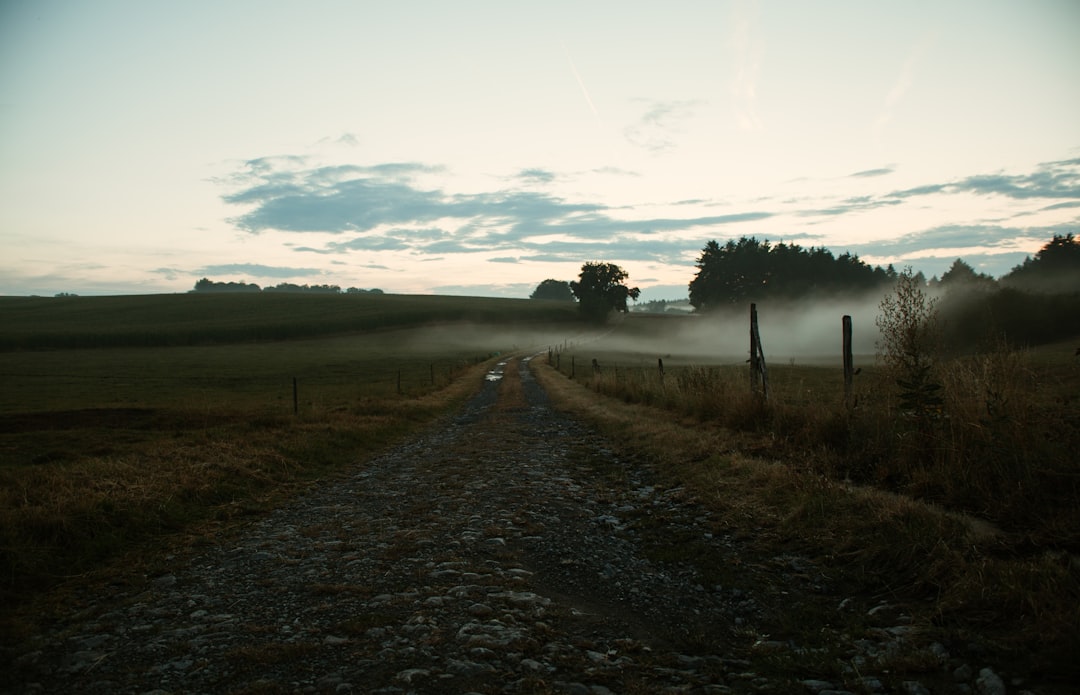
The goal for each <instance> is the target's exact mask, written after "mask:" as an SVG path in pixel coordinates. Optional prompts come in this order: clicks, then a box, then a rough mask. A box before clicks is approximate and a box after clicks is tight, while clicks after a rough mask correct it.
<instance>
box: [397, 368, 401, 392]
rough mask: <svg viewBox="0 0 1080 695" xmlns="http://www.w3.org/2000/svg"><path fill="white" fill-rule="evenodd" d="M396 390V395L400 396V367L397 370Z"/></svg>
mask: <svg viewBox="0 0 1080 695" xmlns="http://www.w3.org/2000/svg"><path fill="white" fill-rule="evenodd" d="M397 392H398V395H399V396H400V395H401V370H400V369H399V370H397Z"/></svg>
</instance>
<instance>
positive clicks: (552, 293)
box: [529, 280, 574, 302]
mask: <svg viewBox="0 0 1080 695" xmlns="http://www.w3.org/2000/svg"><path fill="white" fill-rule="evenodd" d="M529 299H555V300H558V301H565V302H572V301H574V292H573V291H572V290H571V289H570V283H569V282H566V281H565V280H544V281H543V282H541V283H540V284H539V285H537V286H536V289H535V290H533V293H532V294H530V295H529Z"/></svg>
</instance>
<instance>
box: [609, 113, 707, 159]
mask: <svg viewBox="0 0 1080 695" xmlns="http://www.w3.org/2000/svg"><path fill="white" fill-rule="evenodd" d="M700 104H701V102H699V101H650V102H649V107H648V108H647V109H646V111H645V113H644V114H642V116H641V117H640V118H639V119H638V120H637V121H636V122H635V123H634V124H633V125H630V126H627V127H626V128H624V129H623V137H625V138H626V141H627V142H629V143H630V144H631V145H634V146H636V147H641V148H642V149H645V150H648V151H650V152H653V153H660V152H664V151H666V150H671V149H674V148H675V146H676V143H675V137H674V136H675V135H676V134H678V133H680V132H682V129H681V127H680V126H681V122H682V121H685V120H686V119H688V118H690V117H691V116H693V109H694V108H695V107H697V106H698V105H700Z"/></svg>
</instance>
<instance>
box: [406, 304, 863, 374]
mask: <svg viewBox="0 0 1080 695" xmlns="http://www.w3.org/2000/svg"><path fill="white" fill-rule="evenodd" d="M880 300H881V298H880V296H877V295H873V296H867V297H865V298H863V299H859V300H852V299H844V300H832V301H823V300H817V301H805V302H801V301H796V302H780V301H766V302H761V303H759V304H758V305H757V309H758V327H759V332H760V335H761V343H762V347H763V349H764V352H765V360H766V362H767V363H778V364H789V363H792V361H794V363H795V364H821V365H831V364H835V365H839V364H841V363H842V345H843V338H842V333H841V319H842V317H843V316H844V315H845V314H847V315H850V316H851V317H852V326H853V331H852V344H853V346H852V350H853V352H854V353H855V361H856V364H857V365H858V364H860V363H861V364H867V363H869V362H872V361H873V359H874V353H875V342H876V341H877V339H878V331H877V327H876V326H875V324H874V319H875V317H876V316H877V315H878V313H879V311H880V309H879V307H878V304H879V302H880ZM549 348H551V349H557V350H561V349H571V350H574V351H575V352H578V353H581V352H588V351H589V350H595V351H596V352H598V353H600V352H603V353H605V354H607V355H609V356H610V355H612V353H617V355H618V357H617V359H619V360H620V361H622V362H632V361H640V362H641V363H642V364H646V363H655V360H656V359H657V358H663V359H664V362H665V364H671V365H678V364H697V365H704V364H714V365H715V364H738V363H742V362H745V361H746V359H747V358H748V356H749V351H750V309H749V306H747V307H746V308H745V309H743V310H740V311H734V310H733V311H730V312H721V313H712V314H704V315H697V314H688V315H674V314H664V315H659V314H644V313H631V314H628V315H612V317H611V320H610V321H609V323H608V324H606V325H603V326H588V325H587V324H561V325H530V324H520V325H508V324H483V323H465V322H454V323H447V324H441V325H433V326H427V327H423V328H413V329H409V330H407V331H403V332H402V345H401V349H402V351H403V352H428V351H433V350H437V351H440V352H444V351H447V350H450V351H456V352H462V353H467V354H468V353H471V354H475V355H477V356H481V355H485V356H486V355H493V354H495V353H505V352H511V351H524V352H528V353H532V352H541V351H546V350H548V349H549ZM609 359H610V357H609Z"/></svg>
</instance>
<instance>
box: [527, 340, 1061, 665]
mask: <svg viewBox="0 0 1080 695" xmlns="http://www.w3.org/2000/svg"><path fill="white" fill-rule="evenodd" d="M534 364H535V365H536V367H535V369H534V371H535V373H536V375H537V378H538V379H539V380H540V381H541V383H542V384H543V385H544V387H545V388H546V389H547V390H548V392H549V393H550V394H551V396H552V399H553V400H554V401H555V402H556V403H557V404H558V405H559V407H561V408H564V409H566V410H568V411H570V412H572V413H574V414H575V415H578V416H580V417H583V418H584V419H586V420H588V421H591V422H593V423H595V424H596V425H597V426H598V427H599V428H600V429H601V430H602V431H603V432H605V433H606V434H608V435H609V436H610V437H611V441H612V442H615V443H617V445H618V446H619V447H621V448H622V449H623V450H624V453H626V454H627V455H644V456H646V457H647V458H648V459H649V460H650V461H651V462H653V463H655V465H656V466H657V468H658V469H660V470H661V471H662V472H663V474H664V475H665V476H670V477H671V478H673V479H674V480H675V481H677V483H678V484H681V485H685V486H686V488H687V489H688V490H689V491H690V492H691V493H692V494H693V495H694V496H695V497H696V498H697V499H698V500H699V501H701V502H702V503H703V504H706V505H707V506H708V507H709V508H710V510H711V511H712V512H713V514H714V515H715V517H716V518H717V519H718V520H719V523H720V524H721V525H723V526H726V527H728V528H729V529H733V530H737V529H753V534H754V537H755V539H756V541H757V542H758V543H760V544H762V545H764V546H766V547H772V548H774V549H776V550H777V551H779V550H781V549H785V548H791V547H793V546H794V547H797V548H798V549H799V550H800V551H801V552H804V553H808V554H810V555H812V556H816V557H818V558H819V559H820V560H821V561H822V563H823V564H824V565H825V566H827V567H829V568H830V572H832V573H836V576H835V578H836V580H837V582H839V583H841V584H844V585H846V586H848V587H849V588H850V589H851V590H852V591H861V592H863V593H864V594H868V595H877V596H889V597H890V598H896V597H899V596H907V597H910V598H912V599H918V600H920V601H922V602H923V605H924V606H929V608H927V609H926V610H924V615H923V616H921V618H922V620H923V621H924V624H925V625H926V626H927V628H928V629H931V630H943V631H948V633H949V634H951V635H953V636H963V637H964V638H969V639H973V640H979V641H984V642H986V643H988V644H990V645H991V646H994V647H998V648H1001V649H1002V650H1003V651H1005V652H1008V653H1010V654H1012V655H1013V656H1015V657H1017V658H1025V659H1030V660H1031V661H1032V662H1034V665H1033V667H1036V668H1045V669H1048V670H1051V671H1055V672H1056V674H1058V675H1060V674H1073V675H1076V669H1077V666H1076V663H1075V661H1074V660H1073V659H1072V658H1071V657H1072V655H1075V654H1076V653H1080V638H1078V635H1077V632H1076V630H1075V626H1076V625H1078V624H1080V600H1078V599H1080V567H1078V566H1077V562H1076V560H1075V559H1073V558H1072V557H1071V556H1070V555H1069V554H1067V553H1061V552H1054V551H1045V552H1041V551H1040V552H1028V553H1025V554H1023V555H1018V554H1016V553H1015V552H1014V551H1012V550H1009V546H1008V544H1007V541H1008V540H1009V539H1008V538H1007V537H1005V536H1004V535H1003V534H1001V533H997V532H989V533H988V532H987V528H988V526H987V524H985V523H984V522H980V521H979V520H977V519H972V518H971V517H966V516H964V515H962V514H955V513H947V512H945V511H943V510H942V509H941V508H940V507H938V506H935V505H932V504H927V503H926V502H922V501H918V500H915V499H912V498H911V497H908V496H906V495H900V494H896V493H894V492H890V491H887V490H881V489H875V488H873V487H860V486H855V485H851V484H845V483H840V482H836V481H834V480H832V479H831V478H829V477H828V476H823V475H821V474H820V472H817V471H815V470H814V469H813V467H811V466H806V465H793V463H796V462H795V461H786V462H785V461H783V460H775V459H774V460H764V459H762V458H759V457H757V456H755V455H753V454H748V453H746V452H753V451H761V452H772V451H773V449H772V448H771V446H770V443H769V440H770V439H771V438H772V436H773V435H772V434H771V433H770V432H768V431H764V432H758V433H757V434H756V435H754V434H748V433H746V432H742V433H736V432H734V431H732V430H731V429H728V428H725V427H723V426H721V425H720V424H719V423H716V422H711V423H710V422H703V421H702V420H701V419H700V418H699V417H697V416H696V415H694V414H683V415H681V416H680V415H677V414H673V413H671V412H669V411H666V410H662V409H660V408H657V407H654V406H646V405H641V404H636V403H626V402H621V399H613V398H605V397H603V396H601V395H598V394H597V392H596V391H595V390H594V389H590V388H588V387H586V386H584V385H582V384H580V383H577V382H575V381H571V380H568V379H566V378H564V377H563V375H561V374H559V373H558V372H556V371H555V370H553V369H552V368H550V367H549V366H547V365H541V364H540V363H539V361H536V362H534Z"/></svg>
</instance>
